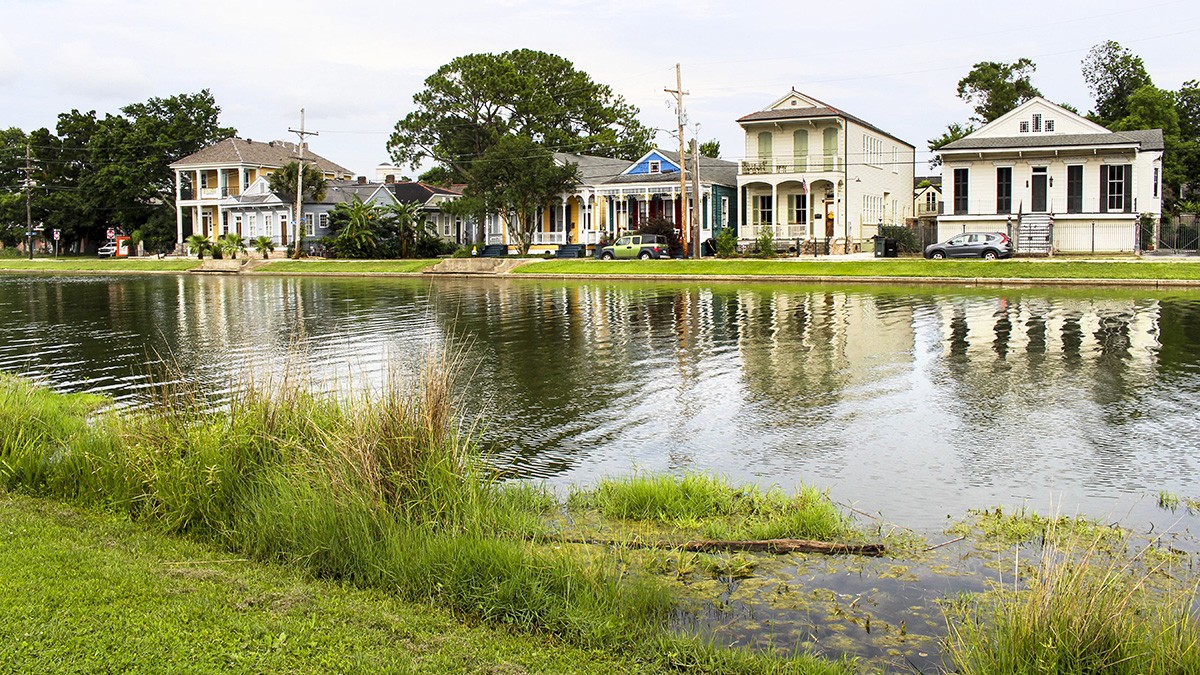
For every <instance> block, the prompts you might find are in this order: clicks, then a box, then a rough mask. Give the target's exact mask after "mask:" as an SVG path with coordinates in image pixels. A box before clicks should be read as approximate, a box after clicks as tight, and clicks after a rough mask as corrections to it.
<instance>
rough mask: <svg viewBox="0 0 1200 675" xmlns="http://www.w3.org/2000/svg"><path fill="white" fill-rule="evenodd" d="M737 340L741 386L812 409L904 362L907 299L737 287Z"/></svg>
mask: <svg viewBox="0 0 1200 675" xmlns="http://www.w3.org/2000/svg"><path fill="white" fill-rule="evenodd" d="M737 302H738V310H739V311H738V326H739V336H738V342H739V346H740V349H741V354H742V360H743V363H744V371H745V377H746V382H747V385H748V386H749V387H750V388H751V389H752V390H755V391H757V392H758V393H760V394H763V395H766V396H768V397H770V398H771V399H774V400H775V401H776V402H777V403H780V404H786V405H788V406H792V407H798V408H805V409H809V408H816V407H820V406H823V405H827V404H829V403H833V402H835V401H837V400H838V399H840V398H841V397H842V396H843V395H844V393H845V390H846V389H848V388H851V387H854V386H858V385H862V384H866V383H869V382H871V381H873V380H875V379H877V378H878V377H879V370H880V369H887V368H891V367H895V366H898V365H902V364H907V363H909V362H910V361H911V359H912V351H913V345H914V335H913V313H912V312H913V310H912V307H911V303H908V302H900V301H897V302H894V303H893V302H892V301H891V299H890V298H889V296H886V295H878V294H856V293H847V292H845V291H823V290H822V291H810V292H807V293H805V292H797V291H786V292H783V291H767V292H756V291H755V290H753V289H748V290H743V291H740V292H739V293H738V296H737Z"/></svg>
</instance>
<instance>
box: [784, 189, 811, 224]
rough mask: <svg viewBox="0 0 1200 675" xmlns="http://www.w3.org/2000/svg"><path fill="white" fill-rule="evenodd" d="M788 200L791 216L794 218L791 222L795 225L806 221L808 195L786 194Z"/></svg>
mask: <svg viewBox="0 0 1200 675" xmlns="http://www.w3.org/2000/svg"><path fill="white" fill-rule="evenodd" d="M788 201H790V202H791V205H790V206H791V210H792V216H793V217H794V218H795V220H793V221H792V222H793V223H795V224H797V225H804V224H806V223H808V195H806V194H798V195H788Z"/></svg>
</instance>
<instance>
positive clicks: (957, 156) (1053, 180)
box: [938, 98, 1163, 253]
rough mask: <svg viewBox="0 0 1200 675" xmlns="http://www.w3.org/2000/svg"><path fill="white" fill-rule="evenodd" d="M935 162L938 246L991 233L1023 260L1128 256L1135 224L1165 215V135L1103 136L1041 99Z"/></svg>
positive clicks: (945, 151)
mask: <svg viewBox="0 0 1200 675" xmlns="http://www.w3.org/2000/svg"><path fill="white" fill-rule="evenodd" d="M939 154H940V155H941V158H942V178H943V197H944V200H945V210H944V213H942V214H941V215H940V216H938V236H939V239H946V238H949V237H951V236H953V235H955V234H959V233H961V232H966V231H994V232H1005V233H1007V234H1008V235H1009V236H1010V237H1012V239H1013V241H1014V242H1016V246H1017V250H1018V251H1020V252H1027V253H1052V252H1054V251H1064V252H1099V251H1108V252H1117V251H1133V250H1136V249H1137V248H1138V246H1139V226H1138V220H1139V218H1140V217H1141V215H1142V214H1149V216H1150V218H1152V219H1153V220H1154V221H1155V222H1157V221H1158V219H1159V216H1160V214H1161V211H1162V167H1163V135H1162V130H1160V129H1148V130H1140V131H1119V132H1114V131H1109V130H1108V129H1106V128H1104V127H1102V126H1100V125H1099V124H1096V123H1095V122H1092V121H1090V120H1088V119H1086V118H1084V117H1081V116H1079V115H1076V114H1075V113H1073V112H1071V111H1069V110H1066V109H1065V108H1062V107H1060V106H1057V105H1055V104H1053V103H1051V102H1050V101H1047V100H1046V99H1043V98H1034V99H1031V100H1029V101H1026V102H1025V103H1023V104H1021V105H1019V106H1017V107H1016V108H1015V109H1013V110H1012V111H1010V112H1008V113H1007V114H1005V115H1003V116H1001V117H999V118H997V119H995V120H993V121H992V122H990V123H988V124H987V125H985V126H984V127H982V128H981V129H979V130H977V131H975V132H974V133H972V134H970V135H968V136H966V137H965V138H962V139H960V140H958V141H955V142H953V143H949V144H947V145H945V146H943V147H942V148H941V150H939Z"/></svg>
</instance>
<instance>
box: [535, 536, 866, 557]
mask: <svg viewBox="0 0 1200 675" xmlns="http://www.w3.org/2000/svg"><path fill="white" fill-rule="evenodd" d="M535 539H536V541H539V542H541V543H546V544H553V543H557V544H585V545H588V546H621V547H625V548H636V549H665V550H680V551H691V552H694V553H713V552H716V551H749V552H754V553H775V554H782V553H824V554H826V555H867V556H880V555H883V554H884V553H886V552H887V549H886V548H885V547H884V545H883V544H839V543H834V542H828V541H814V540H811V539H751V540H738V539H733V540H720V539H718V540H706V539H701V540H694V541H685V542H683V543H679V542H671V541H640V540H630V541H615V540H611V539H581V538H575V537H537V538H535Z"/></svg>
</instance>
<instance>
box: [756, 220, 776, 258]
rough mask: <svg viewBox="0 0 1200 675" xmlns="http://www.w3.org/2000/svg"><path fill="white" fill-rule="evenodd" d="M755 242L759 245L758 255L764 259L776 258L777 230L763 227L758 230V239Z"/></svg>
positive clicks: (767, 226)
mask: <svg viewBox="0 0 1200 675" xmlns="http://www.w3.org/2000/svg"><path fill="white" fill-rule="evenodd" d="M755 242H756V244H757V245H758V255H760V256H762V257H763V258H773V257H774V256H775V228H773V227H771V226H770V225H763V226H762V227H761V228H759V230H758V239H756V240H755Z"/></svg>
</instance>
